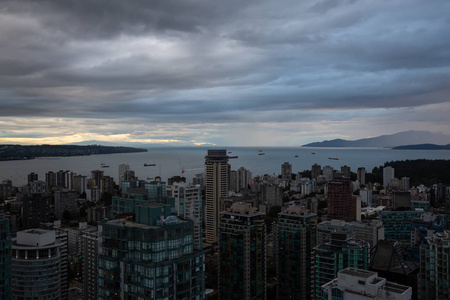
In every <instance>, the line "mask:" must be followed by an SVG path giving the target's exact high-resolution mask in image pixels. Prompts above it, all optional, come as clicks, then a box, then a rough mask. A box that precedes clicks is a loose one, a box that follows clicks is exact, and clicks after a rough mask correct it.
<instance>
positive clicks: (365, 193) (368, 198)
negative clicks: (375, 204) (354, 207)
mask: <svg viewBox="0 0 450 300" xmlns="http://www.w3.org/2000/svg"><path fill="white" fill-rule="evenodd" d="M359 195H360V196H361V202H362V203H364V204H365V205H367V206H372V190H369V189H368V188H362V189H360V190H359Z"/></svg>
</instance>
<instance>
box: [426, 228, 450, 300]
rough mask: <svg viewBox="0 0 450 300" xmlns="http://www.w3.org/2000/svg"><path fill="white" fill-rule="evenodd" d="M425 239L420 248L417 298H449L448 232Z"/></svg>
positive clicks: (442, 299) (449, 254)
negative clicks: (425, 241) (425, 242)
mask: <svg viewBox="0 0 450 300" xmlns="http://www.w3.org/2000/svg"><path fill="white" fill-rule="evenodd" d="M427 241H428V243H427V244H425V245H422V246H421V248H420V273H419V299H436V300H444V299H450V268H449V266H450V232H449V231H444V232H441V233H435V234H433V236H431V237H429V238H428V240H427Z"/></svg>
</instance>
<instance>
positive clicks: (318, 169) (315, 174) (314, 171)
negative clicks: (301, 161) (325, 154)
mask: <svg viewBox="0 0 450 300" xmlns="http://www.w3.org/2000/svg"><path fill="white" fill-rule="evenodd" d="M321 171H322V167H321V166H319V165H318V164H314V165H313V166H312V167H311V179H316V180H317V177H319V176H320V172H321Z"/></svg>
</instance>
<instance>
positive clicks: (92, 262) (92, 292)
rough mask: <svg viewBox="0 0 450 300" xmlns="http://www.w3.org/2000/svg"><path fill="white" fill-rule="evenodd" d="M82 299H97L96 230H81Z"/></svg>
mask: <svg viewBox="0 0 450 300" xmlns="http://www.w3.org/2000/svg"><path fill="white" fill-rule="evenodd" d="M82 238H83V243H82V245H83V299H85V300H97V257H98V231H91V232H89V231H88V232H83V237H82Z"/></svg>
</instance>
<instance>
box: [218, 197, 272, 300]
mask: <svg viewBox="0 0 450 300" xmlns="http://www.w3.org/2000/svg"><path fill="white" fill-rule="evenodd" d="M221 214H222V218H221V222H220V238H219V299H261V300H262V299H266V226H265V223H264V215H263V214H262V213H260V212H257V211H256V208H253V207H251V206H250V205H249V204H245V203H238V202H236V203H233V205H232V206H231V208H230V209H229V210H228V211H224V212H222V213H221Z"/></svg>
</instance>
